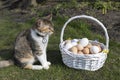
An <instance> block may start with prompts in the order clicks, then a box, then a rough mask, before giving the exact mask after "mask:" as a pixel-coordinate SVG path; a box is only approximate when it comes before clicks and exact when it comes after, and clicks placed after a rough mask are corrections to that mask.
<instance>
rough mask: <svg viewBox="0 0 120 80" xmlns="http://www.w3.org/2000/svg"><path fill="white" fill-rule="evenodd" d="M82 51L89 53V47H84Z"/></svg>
mask: <svg viewBox="0 0 120 80" xmlns="http://www.w3.org/2000/svg"><path fill="white" fill-rule="evenodd" d="M82 51H83V53H84V54H89V53H90V50H89V48H84V49H83V50H82Z"/></svg>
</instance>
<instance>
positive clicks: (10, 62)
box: [0, 60, 14, 68]
mask: <svg viewBox="0 0 120 80" xmlns="http://www.w3.org/2000/svg"><path fill="white" fill-rule="evenodd" d="M10 65H14V61H13V60H2V61H0V68H3V67H8V66H10Z"/></svg>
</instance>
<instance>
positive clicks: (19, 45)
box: [0, 14, 54, 70]
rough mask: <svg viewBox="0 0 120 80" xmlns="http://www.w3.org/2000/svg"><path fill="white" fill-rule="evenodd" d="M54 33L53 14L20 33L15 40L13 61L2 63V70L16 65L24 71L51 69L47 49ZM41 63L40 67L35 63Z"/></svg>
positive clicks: (0, 64) (0, 65)
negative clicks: (50, 37)
mask: <svg viewBox="0 0 120 80" xmlns="http://www.w3.org/2000/svg"><path fill="white" fill-rule="evenodd" d="M53 33H54V28H53V23H52V14H50V15H48V16H46V17H43V18H40V19H38V20H37V21H36V22H35V24H34V25H33V27H32V28H30V29H27V30H24V31H22V32H20V33H19V34H18V36H17V38H16V40H15V44H14V54H13V59H11V60H3V61H0V68H2V67H7V66H9V65H13V64H16V65H18V66H20V67H22V68H24V69H32V70H41V69H49V66H50V65H51V63H50V62H49V61H47V54H46V49H47V45H48V40H49V36H50V35H51V34H53ZM36 61H39V62H40V63H41V64H40V65H35V64H34V63H35V62H36Z"/></svg>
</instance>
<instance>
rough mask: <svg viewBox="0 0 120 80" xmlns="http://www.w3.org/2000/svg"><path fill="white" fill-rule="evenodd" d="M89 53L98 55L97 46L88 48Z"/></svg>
mask: <svg viewBox="0 0 120 80" xmlns="http://www.w3.org/2000/svg"><path fill="white" fill-rule="evenodd" d="M90 52H91V53H92V54H96V53H98V52H99V48H98V46H92V47H91V48H90Z"/></svg>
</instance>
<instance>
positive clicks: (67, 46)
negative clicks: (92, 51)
mask: <svg viewBox="0 0 120 80" xmlns="http://www.w3.org/2000/svg"><path fill="white" fill-rule="evenodd" d="M71 47H73V45H72V43H71V40H66V41H65V45H64V48H65V49H70V48H71Z"/></svg>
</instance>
